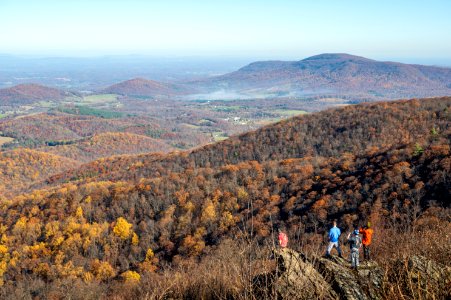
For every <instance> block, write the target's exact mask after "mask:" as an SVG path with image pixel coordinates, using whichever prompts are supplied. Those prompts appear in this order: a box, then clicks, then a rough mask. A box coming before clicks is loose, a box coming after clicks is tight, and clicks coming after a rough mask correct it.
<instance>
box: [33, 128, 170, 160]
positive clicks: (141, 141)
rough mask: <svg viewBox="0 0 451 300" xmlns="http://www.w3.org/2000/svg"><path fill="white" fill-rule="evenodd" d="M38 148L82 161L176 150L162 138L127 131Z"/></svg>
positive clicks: (101, 134) (107, 133)
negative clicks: (157, 138)
mask: <svg viewBox="0 0 451 300" xmlns="http://www.w3.org/2000/svg"><path fill="white" fill-rule="evenodd" d="M38 150H39V151H42V152H47V153H52V154H55V155H59V156H62V157H66V158H70V159H73V160H77V161H80V162H89V161H92V160H94V159H98V158H101V157H109V156H113V155H120V154H139V153H147V152H169V151H171V150H174V148H173V147H172V146H170V145H168V144H166V143H164V142H163V141H161V140H156V139H153V138H150V137H147V136H143V135H138V134H132V133H125V132H106V133H100V134H96V135H94V136H92V137H89V138H86V139H81V140H78V141H76V142H74V143H71V144H68V145H57V146H48V147H43V148H39V149H38Z"/></svg>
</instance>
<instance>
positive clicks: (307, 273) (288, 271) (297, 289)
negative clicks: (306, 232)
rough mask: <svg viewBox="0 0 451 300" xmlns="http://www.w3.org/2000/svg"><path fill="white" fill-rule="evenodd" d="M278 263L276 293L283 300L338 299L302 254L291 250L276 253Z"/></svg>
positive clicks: (276, 251)
mask: <svg viewBox="0 0 451 300" xmlns="http://www.w3.org/2000/svg"><path fill="white" fill-rule="evenodd" d="M274 258H275V259H276V261H277V268H276V280H275V282H274V292H275V294H277V296H278V297H279V298H282V299H337V294H336V293H335V291H334V290H333V288H332V286H331V285H330V284H329V283H328V282H327V281H326V280H324V278H323V276H322V275H321V274H320V273H319V272H318V271H317V270H316V269H315V268H314V266H313V264H311V263H310V262H308V261H307V259H306V258H305V257H304V256H303V255H302V254H301V253H298V252H296V251H293V250H291V249H287V248H285V249H280V250H275V251H274Z"/></svg>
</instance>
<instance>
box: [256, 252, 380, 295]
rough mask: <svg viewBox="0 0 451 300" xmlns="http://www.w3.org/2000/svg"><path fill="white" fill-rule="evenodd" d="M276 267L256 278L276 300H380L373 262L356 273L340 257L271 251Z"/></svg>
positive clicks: (365, 264) (376, 268)
mask: <svg viewBox="0 0 451 300" xmlns="http://www.w3.org/2000/svg"><path fill="white" fill-rule="evenodd" d="M274 258H275V259H276V261H277V268H276V270H275V271H274V272H273V273H272V274H269V275H268V274H265V275H262V276H259V277H257V278H256V279H255V281H254V282H255V283H256V285H258V286H259V287H260V289H261V288H265V287H266V288H267V289H268V290H271V293H272V297H273V298H275V297H276V298H278V299H352V300H354V299H359V300H360V299H362V300H367V299H381V298H382V295H381V287H382V280H383V272H382V270H381V268H380V267H379V266H378V265H377V264H375V263H363V264H361V266H360V268H359V270H358V271H354V270H352V269H351V267H350V263H349V262H348V261H346V260H344V259H342V258H338V257H331V258H327V259H326V258H322V257H313V258H306V257H305V256H304V255H303V254H302V253H298V252H296V251H294V250H291V249H278V250H275V251H274Z"/></svg>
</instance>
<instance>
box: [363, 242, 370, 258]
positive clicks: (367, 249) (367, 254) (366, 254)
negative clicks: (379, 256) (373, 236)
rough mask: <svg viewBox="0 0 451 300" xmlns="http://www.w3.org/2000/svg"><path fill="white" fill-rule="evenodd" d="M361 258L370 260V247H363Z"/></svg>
mask: <svg viewBox="0 0 451 300" xmlns="http://www.w3.org/2000/svg"><path fill="white" fill-rule="evenodd" d="M363 258H365V259H366V260H370V245H367V246H365V245H363Z"/></svg>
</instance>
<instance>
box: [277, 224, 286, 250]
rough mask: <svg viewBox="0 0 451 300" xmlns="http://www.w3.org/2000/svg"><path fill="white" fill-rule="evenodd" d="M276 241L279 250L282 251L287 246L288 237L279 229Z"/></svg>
mask: <svg viewBox="0 0 451 300" xmlns="http://www.w3.org/2000/svg"><path fill="white" fill-rule="evenodd" d="M278 241H279V247H280V248H282V249H283V248H286V247H287V246H288V236H287V234H286V233H285V232H284V231H283V230H282V229H279V236H278Z"/></svg>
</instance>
